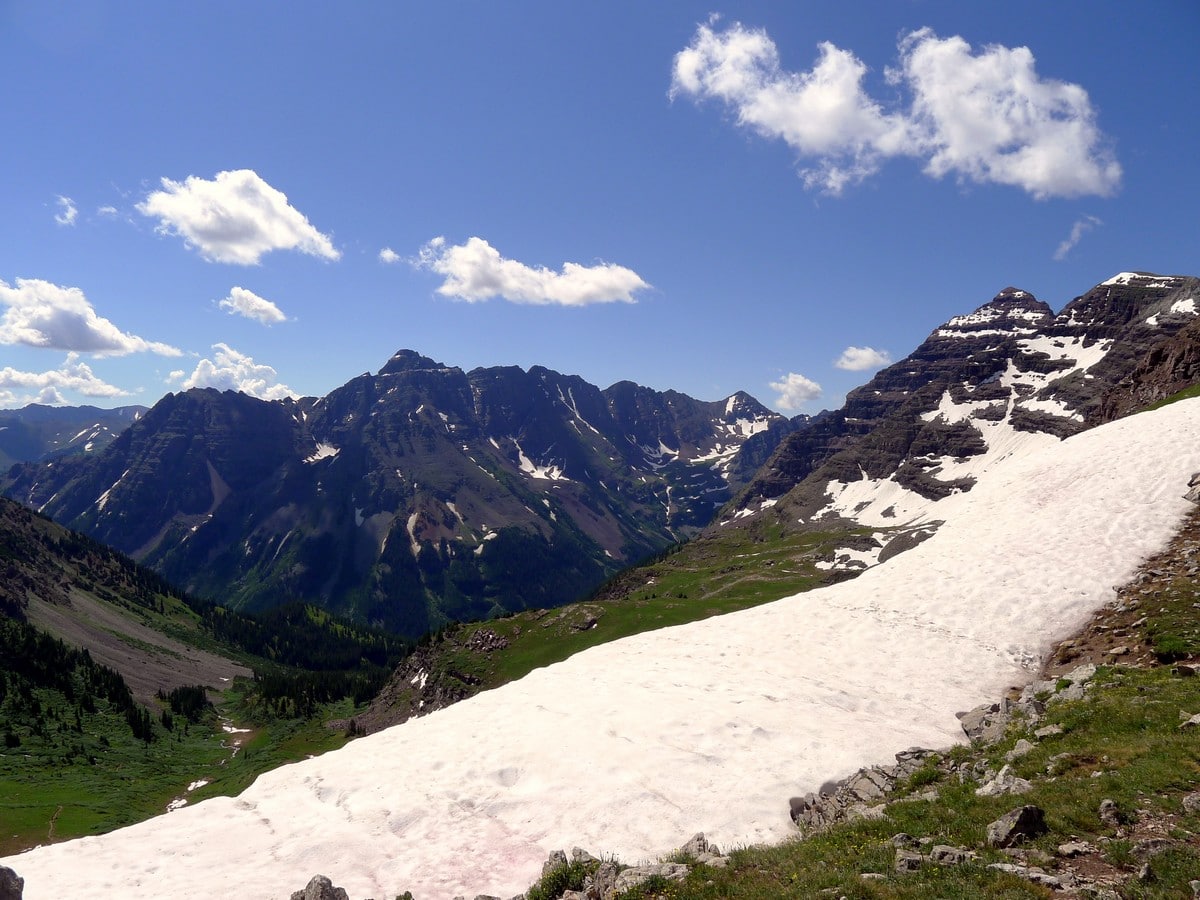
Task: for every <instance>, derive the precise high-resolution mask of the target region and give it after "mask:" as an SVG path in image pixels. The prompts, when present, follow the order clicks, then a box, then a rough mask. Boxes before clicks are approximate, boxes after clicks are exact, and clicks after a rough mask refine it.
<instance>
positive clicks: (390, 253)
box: [379, 247, 400, 266]
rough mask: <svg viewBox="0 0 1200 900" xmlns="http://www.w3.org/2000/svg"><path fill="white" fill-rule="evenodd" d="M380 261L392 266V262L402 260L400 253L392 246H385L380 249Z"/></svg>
mask: <svg viewBox="0 0 1200 900" xmlns="http://www.w3.org/2000/svg"><path fill="white" fill-rule="evenodd" d="M379 261H380V262H381V263H387V264H388V265H389V266H390V265H391V264H392V263H398V262H400V254H399V253H397V252H396V251H395V250H393V249H392V248H391V247H384V248H383V249H382V250H380V251H379Z"/></svg>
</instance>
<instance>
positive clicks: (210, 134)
mask: <svg viewBox="0 0 1200 900" xmlns="http://www.w3.org/2000/svg"><path fill="white" fill-rule="evenodd" d="M1197 39H1200V5H1197V4H1195V3H1194V2H1190V0H1180V2H1149V3H1142V4H1128V3H1105V2H1087V3H1083V2H1058V3H1053V4H1047V3H1043V2H1038V3H1023V2H1011V3H1005V4H979V3H961V2H947V3H941V2H925V0H921V2H916V0H914V2H882V0H880V2H870V3H868V2H860V3H855V2H837V3H823V2H810V3H803V4H796V3H752V2H730V3H725V4H713V3H711V2H706V3H704V4H698V3H689V2H673V3H654V4H647V3H643V2H606V3H561V2H514V3H505V4H499V3H492V2H465V0H464V2H447V3H437V4H421V5H417V4H407V3H356V4H345V5H339V6H336V7H335V6H331V5H329V4H317V3H308V2H290V3H223V2H210V3H204V4H150V3H144V4H134V3H121V4H101V3H93V2H78V3H74V4H71V8H70V11H69V12H67V11H66V7H65V5H52V4H43V3H36V2H25V0H0V83H3V84H4V85H5V86H6V87H5V90H4V91H2V92H0V111H2V113H3V121H4V122H5V124H6V139H5V140H3V141H0V167H2V170H3V172H4V173H5V177H4V179H3V182H2V183H0V192H2V193H0V197H2V202H0V406H4V407H13V406H21V405H23V404H25V403H27V402H31V401H34V400H40V401H41V402H66V403H71V404H79V403H92V404H95V405H100V406H114V405H123V404H127V403H144V404H152V403H153V402H154V401H156V400H157V399H158V398H159V397H160V396H162V395H163V394H164V393H166V392H167V391H170V390H180V389H182V388H184V387H187V386H191V385H206V384H211V385H213V386H217V387H239V388H241V389H244V390H246V391H247V392H249V393H255V394H257V395H259V396H268V397H270V396H280V395H283V394H286V393H292V394H299V395H322V394H325V393H327V392H328V391H330V390H332V389H333V388H335V387H337V386H338V385H340V384H343V383H344V382H346V381H347V380H349V379H350V378H352V377H354V376H356V375H358V374H360V373H362V372H365V371H375V370H377V369H378V368H380V367H381V366H382V365H383V364H384V362H385V361H386V360H387V359H388V357H390V356H391V354H392V353H394V352H395V351H396V350H398V349H401V348H411V349H414V350H417V351H419V352H421V353H424V354H426V355H428V356H432V357H434V358H436V359H439V360H442V361H444V362H446V363H447V364H450V365H457V366H461V367H462V368H464V369H468V370H469V369H471V368H474V367H476V366H492V365H519V366H522V367H525V368H527V367H529V366H532V365H544V366H547V367H549V368H552V369H556V370H558V371H561V372H564V373H569V374H577V375H580V376H582V377H584V378H585V379H587V380H588V381H591V382H593V383H595V384H598V385H599V386H601V387H606V386H607V385H609V384H611V383H613V382H615V381H618V380H622V379H628V380H632V381H636V382H638V383H641V384H645V385H648V386H650V387H654V388H657V389H660V390H665V389H675V390H679V391H683V392H684V393H687V394H690V395H692V396H695V397H697V398H700V399H706V400H715V399H719V398H722V397H725V396H727V395H728V394H730V393H733V392H734V391H736V390H746V391H748V392H750V393H751V394H753V395H755V396H756V397H758V398H759V399H760V400H762V401H763V402H765V403H767V404H768V405H771V406H774V407H775V408H776V409H779V410H780V411H783V412H786V413H793V412H799V411H805V412H815V411H816V410H818V409H821V408H826V407H828V408H833V407H836V406H838V405H840V403H841V402H842V397H843V395H844V394H845V392H846V391H847V390H848V389H850V388H852V387H854V386H855V385H858V384H861V383H862V382H864V381H865V380H866V379H867V378H869V377H870V375H871V374H872V372H873V370H874V369H875V368H877V367H878V366H880V365H882V364H883V363H884V362H885V361H886V360H887V359H888V358H889V357H890V358H891V359H899V358H901V357H903V356H904V355H906V354H907V353H908V352H910V351H911V350H912V349H913V348H914V347H915V346H916V345H917V344H918V343H919V342H920V341H921V340H922V339H923V338H924V337H925V336H926V335H928V333H929V332H930V331H931V330H932V329H933V328H934V327H936V326H937V325H938V324H940V323H941V322H943V321H945V320H946V319H947V318H949V317H951V316H953V315H957V314H960V313H964V312H967V311H969V310H971V309H973V308H974V307H976V306H978V305H980V304H981V303H983V302H985V301H987V300H988V299H990V298H991V296H992V295H994V294H995V293H996V292H998V291H999V290H1000V289H1002V288H1004V287H1006V286H1008V285H1015V286H1018V287H1021V288H1023V289H1025V290H1028V291H1031V292H1033V293H1034V294H1036V295H1037V296H1038V297H1039V298H1041V299H1043V300H1045V301H1046V302H1048V303H1049V304H1050V305H1051V306H1053V307H1054V308H1055V309H1059V308H1061V307H1062V306H1063V305H1064V304H1065V303H1067V302H1068V301H1069V300H1070V299H1071V298H1072V297H1074V296H1076V295H1078V294H1080V293H1083V292H1084V291H1085V290H1087V289H1088V288H1089V287H1091V286H1092V285H1094V284H1096V283H1098V282H1100V281H1102V280H1104V279H1106V278H1108V277H1109V276H1110V275H1113V274H1114V273H1116V272H1119V271H1123V270H1132V269H1136V270H1148V271H1156V272H1162V273H1170V274H1195V273H1197V272H1200V263H1198V262H1197V255H1198V254H1197V251H1198V250H1200V226H1198V224H1197V222H1198V219H1197V212H1196V211H1197V209H1200V202H1198V201H1200V166H1198V165H1197V159H1198V158H1200V153H1198V150H1197V148H1198V147H1200V119H1198V117H1197V116H1196V111H1197V101H1198V99H1200V67H1197V66H1196V64H1195V61H1194V49H1195V45H1196V42H1197ZM848 351H849V352H848Z"/></svg>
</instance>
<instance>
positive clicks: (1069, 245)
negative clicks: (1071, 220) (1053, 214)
mask: <svg viewBox="0 0 1200 900" xmlns="http://www.w3.org/2000/svg"><path fill="white" fill-rule="evenodd" d="M1103 224H1104V223H1103V222H1101V221H1100V220H1099V219H1097V218H1096V217H1095V216H1084V217H1083V218H1080V219H1076V220H1075V224H1074V225H1072V226H1071V233H1070V234H1069V235H1068V236H1067V238H1066V240H1064V241H1063V242H1062V243H1061V244H1059V245H1058V249H1057V250H1055V251H1054V259H1055V261H1056V262H1062V261H1063V260H1064V259H1066V258H1067V254H1068V253H1070V252H1071V251H1072V250H1074V249H1075V245H1076V244H1078V243H1079V242H1080V241H1081V240H1082V239H1083V236H1084V235H1085V234H1086V233H1087V232H1089V231H1091V230H1092V229H1093V228H1095V227H1096V226H1097V225H1103Z"/></svg>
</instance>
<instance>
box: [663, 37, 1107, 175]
mask: <svg viewBox="0 0 1200 900" xmlns="http://www.w3.org/2000/svg"><path fill="white" fill-rule="evenodd" d="M714 23H715V20H713V21H712V22H710V23H709V24H706V25H700V26H699V27H698V28H697V30H696V34H695V36H694V37H693V39H692V42H691V44H689V45H688V47H687V48H686V49H684V50H682V51H680V52H679V53H678V54H676V56H675V62H674V67H673V72H672V80H671V96H672V97H678V96H681V95H684V96H688V97H691V98H692V99H694V100H696V101H697V102H699V101H703V100H709V99H713V100H718V101H720V102H722V103H724V104H725V105H726V106H727V107H729V108H730V109H731V110H732V111H733V112H734V114H735V115H736V118H737V121H738V123H739V124H740V125H743V126H746V127H748V128H751V129H753V130H754V131H756V132H758V133H759V134H761V135H763V136H764V137H767V138H779V139H781V140H783V141H785V142H786V143H787V144H788V145H789V146H791V147H792V148H793V149H794V150H795V151H796V152H797V154H798V155H799V157H800V159H801V169H800V175H801V177H802V178H803V179H804V182H805V185H806V186H808V187H819V188H821V189H823V190H824V191H826V192H827V193H831V194H839V193H841V191H842V190H843V189H844V188H845V187H846V186H847V185H849V184H854V183H857V182H859V181H861V180H862V179H864V178H866V177H868V176H870V175H873V174H874V173H875V172H877V171H878V170H879V168H880V166H881V165H882V162H883V161H884V160H885V159H886V158H888V157H893V156H909V157H916V158H921V159H924V160H926V166H925V171H926V172H927V173H928V174H929V175H931V176H933V177H935V178H940V177H943V176H945V175H948V174H954V175H956V176H957V177H958V178H960V179H961V180H964V181H975V182H984V183H989V182H990V183H996V184H1005V185H1011V186H1015V187H1019V188H1022V189H1023V190H1025V191H1028V192H1029V193H1030V194H1033V195H1034V196H1035V197H1038V198H1043V197H1050V196H1077V195H1081V194H1101V195H1107V194H1111V193H1112V192H1113V191H1114V190H1116V188H1117V186H1118V184H1119V182H1120V178H1121V167H1120V165H1119V164H1118V163H1117V162H1116V160H1115V159H1114V158H1113V156H1112V154H1111V152H1110V150H1109V149H1108V147H1107V146H1106V144H1105V139H1104V135H1103V134H1102V133H1101V132H1100V131H1099V129H1098V128H1097V127H1096V124H1095V112H1094V111H1093V109H1092V107H1091V103H1090V101H1089V99H1088V95H1087V92H1086V91H1085V90H1084V89H1083V88H1081V87H1080V86H1079V85H1076V84H1069V83H1066V82H1061V81H1054V80H1045V79H1042V78H1040V77H1039V76H1038V75H1037V73H1036V71H1035V68H1034V58H1033V54H1032V53H1031V52H1030V51H1029V49H1028V48H1025V47H1017V48H1015V49H1010V48H1007V47H1000V46H995V45H992V46H988V47H985V48H984V49H983V50H982V51H981V52H979V53H974V52H973V51H972V48H971V46H970V45H969V44H968V43H967V42H966V41H964V40H963V39H962V38H961V37H951V38H946V39H941V38H939V37H938V36H937V35H936V34H934V32H933V31H931V30H930V29H928V28H924V29H920V30H918V31H914V32H911V33H910V34H908V35H906V36H904V37H903V38H902V39H901V40H900V44H899V52H900V65H899V67H898V68H896V69H889V70H887V73H886V74H887V78H888V80H889V81H890V82H891V83H892V85H893V86H895V87H896V88H898V89H900V90H901V91H902V92H906V93H907V94H908V95H909V96H910V97H911V104H910V108H908V109H902V108H895V109H891V110H889V109H885V108H884V107H883V106H882V105H881V104H880V103H878V102H877V101H875V100H874V99H872V98H871V97H870V96H869V95H868V94H867V93H866V91H865V90H864V88H863V77H864V75H865V74H866V72H867V67H866V65H865V64H864V63H863V62H862V61H860V60H859V59H858V58H857V57H856V56H855V55H854V54H853V53H852V52H850V51H848V50H843V49H841V48H839V47H836V46H834V45H833V44H831V43H828V42H826V43H822V44H820V45H819V47H820V55H819V58H818V60H817V62H816V63H815V65H814V66H813V68H812V69H811V70H809V71H807V72H801V73H795V72H788V71H785V70H783V69H782V68H781V67H780V64H779V54H778V51H777V49H776V47H775V44H774V42H773V41H772V40H771V38H770V37H769V36H768V35H767V33H766V32H765V31H763V30H761V29H749V28H746V27H745V26H743V25H741V24H740V23H734V24H733V25H731V26H729V27H728V28H726V29H724V30H723V31H720V32H717V31H715V30H714V28H713V27H712V26H713V24H714ZM893 106H897V107H898V104H893Z"/></svg>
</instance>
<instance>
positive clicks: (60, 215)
mask: <svg viewBox="0 0 1200 900" xmlns="http://www.w3.org/2000/svg"><path fill="white" fill-rule="evenodd" d="M58 208H59V210H61V211H60V212H57V213H55V214H54V221H55V222H57V223H58V224H59V225H74V224H75V220H76V219H78V218H79V210H78V209H76V208H75V201H73V200H72V199H71V198H70V197H64V196H62V195H61V194H60V195H59V197H58Z"/></svg>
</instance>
